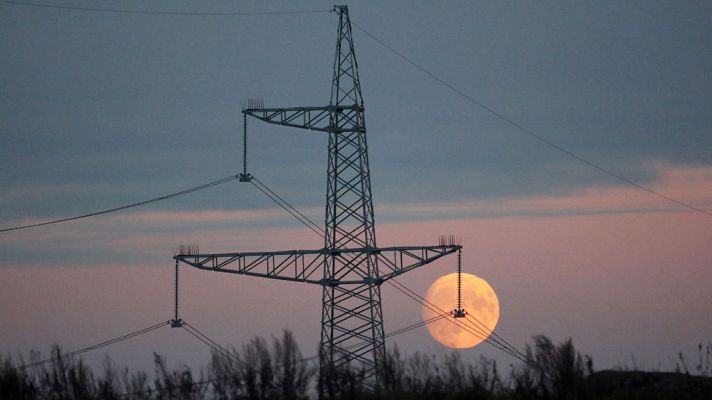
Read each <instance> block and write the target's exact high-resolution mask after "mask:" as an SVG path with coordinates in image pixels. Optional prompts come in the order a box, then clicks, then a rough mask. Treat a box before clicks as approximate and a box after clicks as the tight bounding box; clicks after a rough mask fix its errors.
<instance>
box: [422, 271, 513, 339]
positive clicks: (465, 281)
mask: <svg viewBox="0 0 712 400" xmlns="http://www.w3.org/2000/svg"><path fill="white" fill-rule="evenodd" d="M425 298H426V300H428V301H429V302H430V303H432V304H434V305H436V306H437V307H438V308H440V309H442V310H443V311H452V310H454V309H455V308H457V274H456V273H452V274H448V275H444V276H441V277H440V278H438V279H437V280H436V281H435V282H433V284H432V285H430V288H429V289H428V292H427V293H426V294H425ZM426 304H427V303H426ZM431 307H432V306H431ZM462 308H463V309H465V311H466V312H467V317H466V318H459V319H455V318H453V316H451V315H448V316H447V317H444V318H442V319H439V320H437V321H434V322H431V323H429V324H428V325H426V326H427V327H428V331H429V332H430V336H432V337H433V339H435V340H437V341H438V342H440V343H442V344H443V345H445V346H448V347H452V348H454V349H466V348H470V347H473V346H476V345H478V344H480V343H482V342H483V341H484V340H485V339H486V338H487V336H489V334H490V333H491V332H492V331H493V330H494V328H495V326H496V325H497V321H498V320H499V300H498V299H497V295H496V294H495V293H494V290H493V289H492V287H491V286H490V285H489V283H487V282H486V281H485V280H484V279H482V278H479V277H477V276H475V275H472V274H462ZM438 315H440V313H439V311H432V310H430V309H429V308H428V307H426V306H425V305H424V306H423V321H427V320H428V319H430V318H433V317H437V316H438ZM448 320H449V321H448ZM477 321H479V322H481V323H482V324H483V325H484V326H485V327H486V329H485V328H481V329H475V328H472V327H470V329H469V330H471V331H476V332H478V333H479V334H478V335H477V336H476V335H473V334H472V333H469V332H467V331H466V330H464V329H462V328H460V327H458V326H457V325H456V324H453V322H457V323H462V324H465V325H475V326H480V325H479V324H478V322H477Z"/></svg>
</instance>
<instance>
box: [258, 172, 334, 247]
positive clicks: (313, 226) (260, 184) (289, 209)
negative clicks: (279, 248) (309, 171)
mask: <svg viewBox="0 0 712 400" xmlns="http://www.w3.org/2000/svg"><path fill="white" fill-rule="evenodd" d="M250 183H252V185H253V186H254V187H256V188H257V190H259V191H260V192H262V193H263V194H264V195H265V196H267V197H268V198H269V199H270V200H272V201H274V202H275V203H276V204H277V205H278V206H280V207H282V208H283V209H284V210H285V211H287V212H288V213H289V214H290V215H291V216H293V217H294V218H296V219H297V220H298V221H299V222H301V223H302V224H304V226H306V227H307V228H309V229H310V230H311V231H312V232H314V233H316V234H317V235H319V236H320V237H321V238H323V237H324V234H323V233H322V231H321V229H320V228H319V225H317V224H316V223H315V222H314V221H312V220H311V219H310V218H309V217H307V216H306V215H304V214H302V213H301V212H300V211H299V210H297V209H296V207H294V206H293V205H291V204H290V203H289V202H288V201H287V200H285V199H284V198H282V197H281V196H280V195H278V194H277V193H276V192H274V191H273V190H272V189H270V188H269V187H267V185H265V184H264V183H263V182H262V181H260V180H259V179H257V178H256V177H254V176H252V178H251V180H250Z"/></svg>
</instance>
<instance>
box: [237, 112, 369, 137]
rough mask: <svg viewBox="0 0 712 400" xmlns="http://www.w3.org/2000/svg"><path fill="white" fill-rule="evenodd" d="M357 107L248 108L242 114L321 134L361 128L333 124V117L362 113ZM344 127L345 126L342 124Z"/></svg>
mask: <svg viewBox="0 0 712 400" xmlns="http://www.w3.org/2000/svg"><path fill="white" fill-rule="evenodd" d="M362 110H363V108H362V107H359V106H357V105H352V106H341V105H340V106H338V107H337V106H324V107H288V108H247V109H244V110H242V113H243V114H245V115H249V116H251V117H255V118H257V119H259V120H262V121H265V122H267V123H270V124H276V125H283V126H291V127H293V128H302V129H311V130H314V131H321V132H336V131H337V130H338V132H351V131H357V130H359V129H360V128H359V127H358V126H357V125H353V126H352V127H349V126H340V127H338V129H337V128H336V127H334V126H333V125H332V124H331V120H332V118H331V115H332V114H333V113H338V114H340V115H342V117H341V118H344V116H346V117H347V118H348V117H349V115H351V114H353V113H355V112H357V111H362ZM340 125H343V124H340Z"/></svg>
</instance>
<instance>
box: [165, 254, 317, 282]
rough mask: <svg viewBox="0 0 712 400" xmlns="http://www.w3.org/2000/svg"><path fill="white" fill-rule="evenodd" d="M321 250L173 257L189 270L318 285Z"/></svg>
mask: <svg viewBox="0 0 712 400" xmlns="http://www.w3.org/2000/svg"><path fill="white" fill-rule="evenodd" d="M324 254H325V252H324V250H322V249H320V250H286V251H271V252H243V253H220V254H184V255H181V254H179V255H177V256H175V257H174V258H175V259H176V260H178V261H180V262H183V263H186V264H188V265H190V266H192V267H195V268H199V269H203V270H207V271H217V272H228V273H233V274H240V275H250V276H256V277H260V278H269V279H279V280H286V281H293V282H305V283H313V284H321V283H322V280H321V279H319V280H317V279H316V278H317V277H321V276H322V268H323V263H324Z"/></svg>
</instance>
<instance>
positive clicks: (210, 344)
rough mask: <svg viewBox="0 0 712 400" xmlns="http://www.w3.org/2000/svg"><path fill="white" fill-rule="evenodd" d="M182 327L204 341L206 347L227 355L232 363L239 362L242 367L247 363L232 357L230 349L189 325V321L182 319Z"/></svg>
mask: <svg viewBox="0 0 712 400" xmlns="http://www.w3.org/2000/svg"><path fill="white" fill-rule="evenodd" d="M182 328H183V329H185V330H186V331H187V332H188V333H190V334H191V335H192V336H193V337H195V338H196V339H198V340H200V341H201V342H203V343H205V344H206V345H207V346H208V347H210V348H211V349H213V350H214V351H215V352H217V353H220V354H222V355H223V356H225V357H227V359H228V360H230V361H232V362H234V363H236V364H239V365H241V366H243V367H244V366H246V365H247V364H245V363H244V362H243V361H242V360H240V359H238V358H235V357H233V355H232V354H231V353H230V351H228V350H227V349H225V348H224V347H222V346H220V345H219V344H218V343H217V342H216V341H214V340H213V339H211V338H210V337H209V336H208V335H206V334H204V333H202V332H200V331H199V330H198V329H197V328H195V327H194V326H192V325H190V324H189V323H187V322H185V321H183V326H182Z"/></svg>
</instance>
